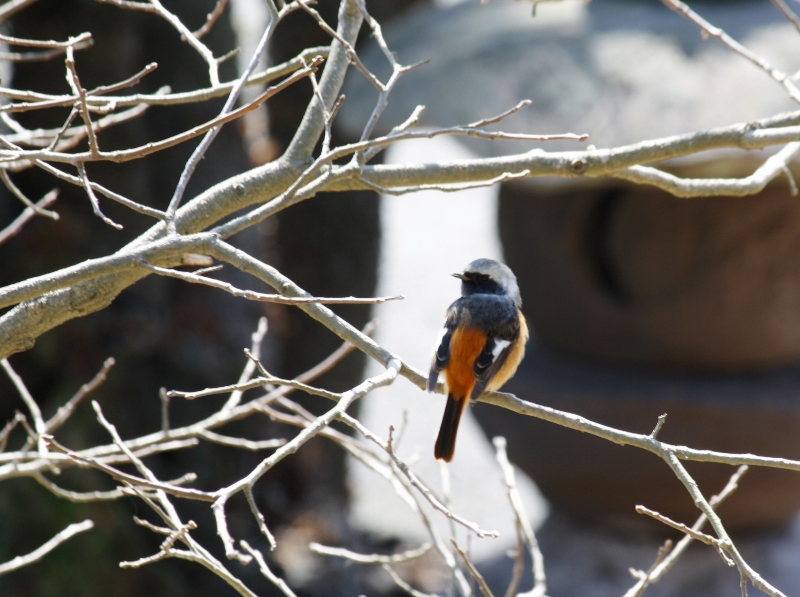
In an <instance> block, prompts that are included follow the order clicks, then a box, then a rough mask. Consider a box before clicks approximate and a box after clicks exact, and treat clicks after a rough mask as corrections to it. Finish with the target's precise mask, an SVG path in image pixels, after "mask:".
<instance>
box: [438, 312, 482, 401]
mask: <svg viewBox="0 0 800 597" xmlns="http://www.w3.org/2000/svg"><path fill="white" fill-rule="evenodd" d="M485 345H486V334H484V333H483V332H481V331H480V330H478V329H476V328H472V327H466V326H465V327H458V328H456V330H455V331H454V332H453V337H452V338H451V339H450V359H449V360H448V362H447V366H446V367H445V368H444V374H445V379H446V380H447V391H448V393H450V394H452V395H453V398H455V399H456V400H460V399H462V398H465V397H467V396H469V395H470V394H471V393H472V386H474V385H475V375H474V373H473V372H472V367H473V365H474V364H475V359H477V358H478V355H479V354H480V352H481V351H482V350H483V347H484V346H485Z"/></svg>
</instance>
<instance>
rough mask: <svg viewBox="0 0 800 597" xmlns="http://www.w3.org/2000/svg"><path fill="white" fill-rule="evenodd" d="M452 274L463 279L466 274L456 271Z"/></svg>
mask: <svg viewBox="0 0 800 597" xmlns="http://www.w3.org/2000/svg"><path fill="white" fill-rule="evenodd" d="M451 275H452V276H453V277H454V278H458V279H459V280H463V279H464V274H460V273H458V272H456V273H454V274H451Z"/></svg>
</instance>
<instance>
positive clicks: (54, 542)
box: [0, 520, 94, 575]
mask: <svg viewBox="0 0 800 597" xmlns="http://www.w3.org/2000/svg"><path fill="white" fill-rule="evenodd" d="M92 527H94V522H92V521H91V520H84V521H83V522H76V523H73V524H71V525H69V526H68V527H67V528H65V529H64V530H63V531H61V532H60V533H58V534H57V535H55V536H54V537H53V538H52V539H50V540H49V541H47V542H46V543H44V544H43V545H42V546H41V547H39V548H37V549H35V550H33V551H32V552H30V553H29V554H26V555H24V556H17V557H15V558H14V559H13V560H11V561H9V562H6V563H5V564H0V575H3V574H7V573H9V572H13V571H14V570H18V569H20V568H22V567H23V566H28V565H29V564H33V563H34V562H38V561H39V560H41V559H42V558H43V557H44V556H46V555H47V554H48V553H50V552H51V551H53V550H54V549H55V548H56V547H58V546H59V545H61V544H62V543H64V542H65V541H67V540H68V539H70V538H71V537H74V536H75V535H77V534H78V533H82V532H84V531H88V530H89V529H91V528H92Z"/></svg>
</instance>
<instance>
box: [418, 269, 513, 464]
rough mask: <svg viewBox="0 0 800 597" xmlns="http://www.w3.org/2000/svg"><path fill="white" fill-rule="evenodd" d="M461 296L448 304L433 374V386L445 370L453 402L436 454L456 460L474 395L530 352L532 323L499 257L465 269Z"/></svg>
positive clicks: (502, 378) (495, 384)
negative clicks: (463, 421) (458, 441)
mask: <svg viewBox="0 0 800 597" xmlns="http://www.w3.org/2000/svg"><path fill="white" fill-rule="evenodd" d="M453 275H454V276H455V277H456V278H460V279H461V298H460V299H458V300H456V301H455V302H454V303H453V304H452V305H450V307H449V308H448V309H447V314H446V315H445V320H444V329H443V330H442V333H441V341H440V343H439V347H438V348H437V349H436V352H435V353H434V355H433V362H432V363H431V370H430V373H429V374H428V391H429V392H433V391H434V390H435V389H436V383H437V382H438V380H439V374H440V373H443V374H444V381H445V386H446V388H447V405H446V406H445V409H444V418H443V419H442V426H441V427H440V428H439V437H437V438H436V447H435V448H434V456H436V458H437V459H439V460H444V461H445V462H450V461H451V460H452V459H453V453H454V452H455V448H456V434H457V433H458V423H459V421H460V420H461V413H462V412H464V407H465V406H466V405H467V403H468V402H469V401H470V400H475V399H477V398H478V397H479V396H480V395H481V394H483V392H484V391H486V390H497V389H499V388H500V387H501V386H502V385H503V384H504V383H505V382H506V381H508V380H509V379H510V378H511V376H513V375H514V373H515V372H516V371H517V366H518V365H519V363H520V361H521V360H522V357H523V356H524V355H525V343H526V342H527V341H528V326H527V325H526V323H525V317H524V316H523V315H522V311H520V307H521V306H522V299H521V298H520V296H519V286H517V278H516V276H514V273H513V272H512V271H511V269H510V268H509V267H508V266H507V265H504V264H502V263H498V262H497V261H494V260H493V259H476V260H475V261H473V262H472V263H470V264H469V265H467V267H466V268H464V272H463V273H460V274H453Z"/></svg>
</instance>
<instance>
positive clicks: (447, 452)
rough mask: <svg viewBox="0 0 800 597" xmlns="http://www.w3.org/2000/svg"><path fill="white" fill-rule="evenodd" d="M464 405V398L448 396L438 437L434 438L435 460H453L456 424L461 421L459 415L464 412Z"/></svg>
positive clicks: (465, 402)
mask: <svg viewBox="0 0 800 597" xmlns="http://www.w3.org/2000/svg"><path fill="white" fill-rule="evenodd" d="M466 404H467V397H466V396H464V397H463V398H455V397H454V396H453V395H452V394H448V396H447V405H446V406H445V407H444V416H443V417H442V426H441V427H439V437H437V438H436V446H435V447H434V449H433V455H434V456H436V458H437V460H444V461H445V462H450V461H451V460H452V459H453V453H454V452H455V451H456V435H457V434H458V423H459V421H461V413H462V412H464V407H465V406H466Z"/></svg>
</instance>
